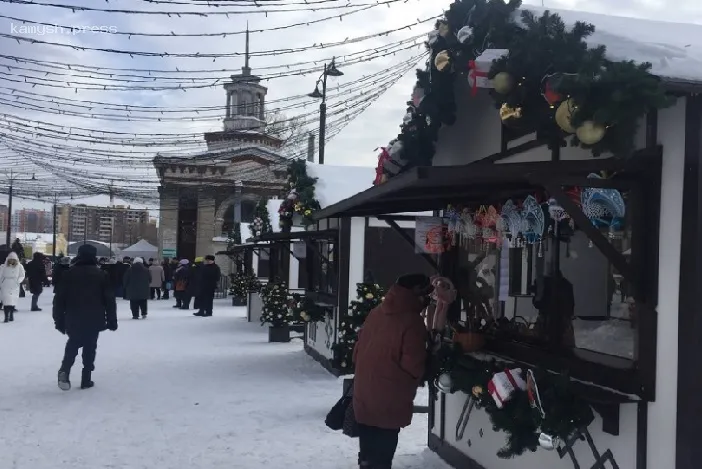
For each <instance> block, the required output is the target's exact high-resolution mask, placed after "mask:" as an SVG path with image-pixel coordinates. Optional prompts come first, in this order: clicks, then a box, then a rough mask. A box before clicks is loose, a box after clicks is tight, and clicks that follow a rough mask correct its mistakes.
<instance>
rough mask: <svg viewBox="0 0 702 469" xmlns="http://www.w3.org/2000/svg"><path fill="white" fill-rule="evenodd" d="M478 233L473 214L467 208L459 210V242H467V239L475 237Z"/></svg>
mask: <svg viewBox="0 0 702 469" xmlns="http://www.w3.org/2000/svg"><path fill="white" fill-rule="evenodd" d="M477 234H478V227H477V226H475V219H474V217H473V214H472V213H471V211H470V210H468V209H467V208H464V209H463V210H462V211H461V242H462V243H464V244H468V242H469V240H471V239H475V237H476V236H477Z"/></svg>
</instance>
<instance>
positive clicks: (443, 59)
mask: <svg viewBox="0 0 702 469" xmlns="http://www.w3.org/2000/svg"><path fill="white" fill-rule="evenodd" d="M450 64H451V57H450V56H449V53H448V51H445V50H442V51H441V52H439V53H438V54H436V57H435V58H434V65H435V66H436V69H437V70H438V71H440V72H443V71H444V70H446V69H447V68H448V66H449V65H450Z"/></svg>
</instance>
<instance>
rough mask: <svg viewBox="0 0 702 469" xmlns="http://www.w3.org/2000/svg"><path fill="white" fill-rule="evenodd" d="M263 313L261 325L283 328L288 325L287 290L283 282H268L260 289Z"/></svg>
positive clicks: (289, 318)
mask: <svg viewBox="0 0 702 469" xmlns="http://www.w3.org/2000/svg"><path fill="white" fill-rule="evenodd" d="M261 298H262V299H263V311H262V312H261V325H264V324H270V325H271V326H273V327H284V326H287V325H289V324H290V320H291V317H290V310H289V309H288V288H287V285H286V284H285V282H282V281H275V282H269V283H268V284H267V285H266V286H265V287H263V288H262V289H261Z"/></svg>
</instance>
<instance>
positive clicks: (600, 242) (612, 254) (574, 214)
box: [546, 184, 638, 285]
mask: <svg viewBox="0 0 702 469" xmlns="http://www.w3.org/2000/svg"><path fill="white" fill-rule="evenodd" d="M546 190H547V191H548V192H549V193H550V195H551V196H552V197H554V198H555V199H556V201H557V202H558V203H559V204H560V205H561V207H563V209H564V210H565V211H566V212H567V213H568V215H570V217H571V218H572V219H573V221H575V223H576V225H577V226H578V228H580V229H581V230H582V231H583V232H584V233H585V234H586V235H587V237H588V238H589V239H590V241H592V244H594V245H595V246H597V248H598V249H599V250H600V251H601V252H602V254H604V256H605V257H606V258H607V259H608V260H609V262H611V263H612V265H614V267H615V268H616V269H617V270H618V271H619V273H620V274H622V276H623V277H624V278H625V279H626V280H627V281H628V282H631V283H632V285H638V276H637V275H636V274H635V273H634V271H633V269H632V268H631V266H630V265H629V263H628V262H627V260H626V258H625V257H624V255H623V254H622V253H620V252H619V251H617V249H616V248H615V247H614V246H612V245H611V244H610V242H609V241H608V240H607V238H605V237H604V235H603V234H602V233H600V230H598V229H597V228H595V227H594V226H593V225H592V222H591V221H590V220H589V219H588V218H587V217H586V216H585V214H584V213H583V211H582V210H581V209H580V207H578V206H577V205H576V204H575V202H573V201H572V200H571V199H570V197H568V196H567V195H566V193H565V192H563V189H562V188H561V187H560V186H559V185H556V184H548V185H547V186H546Z"/></svg>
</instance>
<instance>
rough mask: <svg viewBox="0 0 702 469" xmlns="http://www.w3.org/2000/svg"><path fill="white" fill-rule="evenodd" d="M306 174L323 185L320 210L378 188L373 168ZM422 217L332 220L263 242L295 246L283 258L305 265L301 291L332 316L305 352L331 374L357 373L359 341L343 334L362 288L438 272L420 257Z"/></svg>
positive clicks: (310, 334) (315, 168)
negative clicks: (417, 236)
mask: <svg viewBox="0 0 702 469" xmlns="http://www.w3.org/2000/svg"><path fill="white" fill-rule="evenodd" d="M306 171H307V174H308V175H309V176H310V177H312V178H316V179H317V181H316V183H315V191H314V193H315V198H316V199H317V201H318V202H319V206H320V209H323V208H324V207H326V206H328V205H331V204H333V203H335V202H337V201H339V200H341V199H343V198H345V197H348V196H350V195H353V194H356V193H358V192H359V191H361V190H363V189H365V188H368V187H370V186H371V182H372V177H371V176H372V168H365V167H353V166H331V165H318V164H314V163H306ZM369 171H370V172H369ZM416 215H417V214H408V215H404V216H403V215H395V216H392V217H388V218H387V219H385V220H381V219H378V218H376V217H355V218H350V219H338V218H336V217H330V218H328V219H326V218H325V219H321V220H318V221H315V222H314V223H312V224H308V225H307V226H306V227H305V229H304V231H292V230H291V231H290V232H288V233H285V232H281V233H271V234H268V235H262V236H261V237H260V239H261V240H262V241H263V240H265V241H268V242H270V243H275V244H277V245H285V244H286V243H295V246H293V247H290V244H288V247H287V248H286V249H285V248H284V249H282V251H281V252H285V251H286V250H287V252H289V253H290V259H292V260H291V262H295V261H297V262H299V264H300V265H304V269H302V268H301V269H299V275H298V279H297V280H298V283H297V286H298V287H299V288H304V292H305V296H306V297H307V298H310V299H312V300H314V302H315V303H316V304H317V305H318V306H320V307H323V308H325V309H327V310H328V311H329V312H330V314H328V315H326V316H325V319H324V320H322V321H316V322H314V321H313V322H309V323H308V324H307V327H306V331H305V351H306V352H307V353H308V354H309V355H310V356H311V357H313V358H314V359H315V360H317V361H318V362H320V363H321V364H322V366H324V367H325V368H326V369H327V370H329V371H330V372H331V373H333V374H335V375H341V374H345V373H349V372H350V371H351V363H350V360H349V359H348V355H349V353H350V350H351V349H352V347H353V344H352V343H348V340H353V338H352V337H351V334H349V336H348V340H347V337H346V334H345V333H344V331H343V329H345V328H347V327H346V326H347V324H346V323H347V322H349V321H348V318H349V306H350V305H351V302H352V301H353V300H354V299H356V290H357V285H358V284H360V283H364V282H365V283H368V284H372V285H375V284H377V285H379V286H380V287H382V288H387V287H388V286H390V285H391V284H392V283H393V282H394V281H395V279H396V278H397V277H398V276H399V275H401V274H403V273H406V272H430V271H431V270H432V267H431V266H430V265H429V264H427V263H426V261H425V260H424V259H423V258H422V256H421V255H418V254H416V253H415V252H414V240H413V237H414V226H415V216H416ZM418 215H427V213H423V214H418ZM303 261H304V262H303ZM303 275H305V276H306V277H305V278H304V279H303V278H302V276H303ZM290 285H291V286H292V285H294V283H292V282H291V283H290ZM342 324H343V325H342Z"/></svg>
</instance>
